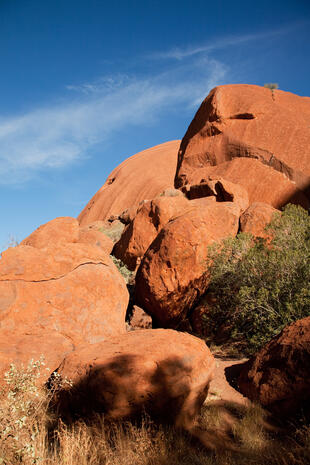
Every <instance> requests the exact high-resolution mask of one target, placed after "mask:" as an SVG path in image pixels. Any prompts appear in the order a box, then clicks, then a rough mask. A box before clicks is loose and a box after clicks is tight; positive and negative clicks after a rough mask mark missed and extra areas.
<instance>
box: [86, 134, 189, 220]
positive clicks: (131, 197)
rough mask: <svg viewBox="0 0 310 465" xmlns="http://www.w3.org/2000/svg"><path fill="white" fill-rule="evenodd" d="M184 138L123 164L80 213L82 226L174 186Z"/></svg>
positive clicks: (138, 155) (150, 150) (145, 151)
mask: <svg viewBox="0 0 310 465" xmlns="http://www.w3.org/2000/svg"><path fill="white" fill-rule="evenodd" d="M179 145H180V141H171V142H166V143H165V144H161V145H157V146H156V147H152V148H150V149H147V150H144V151H143V152H140V153H137V154H136V155H133V156H132V157H130V158H128V159H127V160H125V161H124V162H123V163H121V164H120V165H119V166H118V167H117V168H116V169H115V170H114V171H112V173H111V174H110V176H109V177H108V179H107V181H106V182H105V184H104V185H103V186H102V187H101V189H99V191H98V192H97V193H96V194H95V195H94V197H93V198H92V199H91V200H90V201H89V203H88V204H87V205H86V207H85V208H84V210H83V211H82V212H81V213H80V215H79V217H78V220H79V222H80V224H81V225H85V224H88V223H92V222H93V221H96V220H105V219H108V218H109V217H110V216H111V215H115V216H118V215H120V214H121V213H122V212H123V211H124V210H126V209H128V208H131V207H134V206H136V207H137V206H138V204H139V202H141V201H142V200H145V199H153V198H154V197H156V196H157V195H159V194H160V193H161V192H162V191H163V190H164V189H166V188H168V187H173V179H174V175H175V169H176V164H177V151H178V148H179Z"/></svg>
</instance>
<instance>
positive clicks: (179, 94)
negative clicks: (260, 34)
mask: <svg viewBox="0 0 310 465" xmlns="http://www.w3.org/2000/svg"><path fill="white" fill-rule="evenodd" d="M226 73H227V67H225V66H224V65H223V64H222V63H220V62H218V61H216V60H208V59H206V58H203V59H198V60H195V61H193V60H191V63H188V64H186V63H185V64H182V65H181V66H180V65H177V66H174V67H172V68H170V69H169V71H165V72H164V71H162V72H161V73H158V74H157V75H152V76H142V77H141V76H140V77H137V76H134V77H129V76H128V75H118V76H113V77H111V76H108V77H102V78H100V79H98V80H96V81H95V82H91V83H85V84H81V85H79V86H73V85H72V86H67V90H70V91H74V94H72V92H69V93H68V94H67V100H66V102H65V103H62V104H58V105H54V106H53V105H51V106H49V107H42V108H37V109H34V110H32V111H29V112H28V113H26V114H24V115H21V116H13V117H11V118H1V117H0V182H1V183H21V182H25V181H27V180H29V179H31V178H32V177H33V176H34V175H35V174H37V173H40V172H44V171H47V170H51V169H56V168H63V167H67V166H70V165H71V164H72V163H74V162H77V161H78V160H81V159H83V158H85V157H87V156H88V153H89V150H90V148H91V147H92V146H94V145H95V144H98V143H103V144H104V142H105V141H107V140H109V139H110V138H111V137H113V134H115V132H116V131H119V130H121V129H122V127H128V125H136V126H139V127H143V126H145V125H149V124H150V122H154V121H156V119H157V118H158V117H159V116H160V115H161V114H162V113H163V112H169V111H170V110H172V109H173V110H175V109H176V108H179V107H183V108H184V106H187V107H189V106H194V105H197V104H198V103H199V102H200V101H201V100H202V98H204V97H205V96H206V94H207V93H208V91H209V90H210V89H211V88H212V87H214V85H216V84H219V83H221V81H222V80H223V78H224V77H225V75H226Z"/></svg>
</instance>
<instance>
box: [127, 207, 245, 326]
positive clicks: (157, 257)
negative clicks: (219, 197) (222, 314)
mask: <svg viewBox="0 0 310 465" xmlns="http://www.w3.org/2000/svg"><path fill="white" fill-rule="evenodd" d="M239 215H240V208H239V207H238V206H237V205H235V204H233V203H232V202H222V203H219V202H212V201H211V202H210V201H209V199H199V202H197V205H196V206H195V207H194V208H193V209H191V210H190V211H189V212H186V213H184V214H183V215H181V216H179V217H177V218H176V219H174V220H171V221H170V222H169V223H168V224H167V225H166V226H165V227H164V228H163V229H162V230H161V232H160V233H159V234H158V236H157V237H156V239H155V240H154V242H153V243H152V244H151V246H150V247H149V248H148V250H147V252H146V254H145V256H144V258H143V260H142V262H141V265H140V267H139V268H138V271H137V276H136V298H137V302H138V304H140V305H141V306H142V307H143V308H144V309H145V310H146V311H147V312H148V313H149V314H150V315H152V317H153V321H154V320H155V322H156V323H157V324H159V325H161V326H164V327H177V325H178V324H179V323H180V321H181V320H182V319H184V318H185V316H186V313H187V311H188V310H189V309H190V308H191V306H192V305H193V303H194V302H195V301H196V299H197V298H198V297H200V295H201V294H203V293H204V292H205V290H206V288H207V285H208V279H209V277H208V272H207V259H208V246H209V245H210V244H211V243H212V242H214V241H219V240H221V239H223V238H225V237H228V236H235V235H236V234H237V232H238V224H239Z"/></svg>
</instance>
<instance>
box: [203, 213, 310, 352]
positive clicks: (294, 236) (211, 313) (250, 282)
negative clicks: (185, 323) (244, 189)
mask: <svg viewBox="0 0 310 465" xmlns="http://www.w3.org/2000/svg"><path fill="white" fill-rule="evenodd" d="M266 231H267V232H268V234H269V236H270V237H272V240H271V241H270V243H268V241H267V240H264V239H262V238H256V239H254V238H253V236H251V235H249V234H243V233H241V234H239V235H238V236H237V237H236V238H234V239H232V238H229V239H227V240H225V241H223V242H222V243H220V244H216V245H214V246H212V247H210V248H209V256H210V258H211V261H212V265H211V266H210V273H211V283H210V286H209V289H208V292H210V293H211V294H212V297H213V299H214V302H215V303H214V304H213V305H212V306H211V307H210V308H208V311H207V313H206V315H205V324H206V325H207V326H206V328H208V331H209V334H210V335H211V338H212V337H214V336H215V335H216V334H217V333H218V331H219V329H220V328H223V326H224V327H225V326H226V331H227V329H228V334H229V337H230V339H231V341H239V342H241V343H243V344H244V347H245V348H246V350H247V352H249V353H251V352H253V351H255V350H257V349H258V348H260V347H261V346H262V345H263V344H264V343H266V342H267V341H269V340H270V339H271V338H272V337H273V336H275V335H276V334H278V333H279V332H280V331H281V330H282V329H283V327H284V326H286V325H287V324H289V323H291V322H293V321H295V320H298V319H300V318H303V317H306V316H309V315H310V288H309V282H310V266H309V265H310V218H309V215H308V213H307V212H306V211H305V210H304V209H302V208H301V207H297V206H294V205H288V206H287V207H286V208H285V210H284V212H283V214H282V215H276V216H275V217H274V219H273V221H272V222H271V223H270V224H269V225H268V226H267V227H266Z"/></svg>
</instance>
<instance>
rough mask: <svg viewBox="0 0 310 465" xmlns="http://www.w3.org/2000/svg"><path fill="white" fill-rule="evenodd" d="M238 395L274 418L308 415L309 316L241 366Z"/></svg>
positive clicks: (309, 388)
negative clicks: (270, 411) (276, 416)
mask: <svg viewBox="0 0 310 465" xmlns="http://www.w3.org/2000/svg"><path fill="white" fill-rule="evenodd" d="M239 388H240V390H241V392H242V393H243V394H244V395H246V396H247V397H249V398H250V399H251V400H255V401H259V402H260V403H261V404H262V405H264V406H265V407H267V408H268V409H270V410H272V411H274V412H275V413H277V414H278V415H291V414H294V413H296V411H298V410H299V409H301V408H302V407H303V408H305V409H306V410H308V412H307V413H308V414H309V413H310V409H309V405H310V317H307V318H303V319H302V320H298V321H296V322H295V323H292V324H291V325H289V326H287V327H286V328H285V329H284V330H283V331H282V332H281V333H280V334H279V335H278V336H276V337H275V338H274V339H272V340H271V341H270V342H269V343H268V344H266V345H265V346H264V347H263V348H262V349H261V350H260V351H259V352H258V353H257V354H256V355H255V356H254V357H253V358H251V359H250V360H249V361H248V362H247V363H246V365H245V366H244V368H243V370H242V372H241V374H240V376H239Z"/></svg>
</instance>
